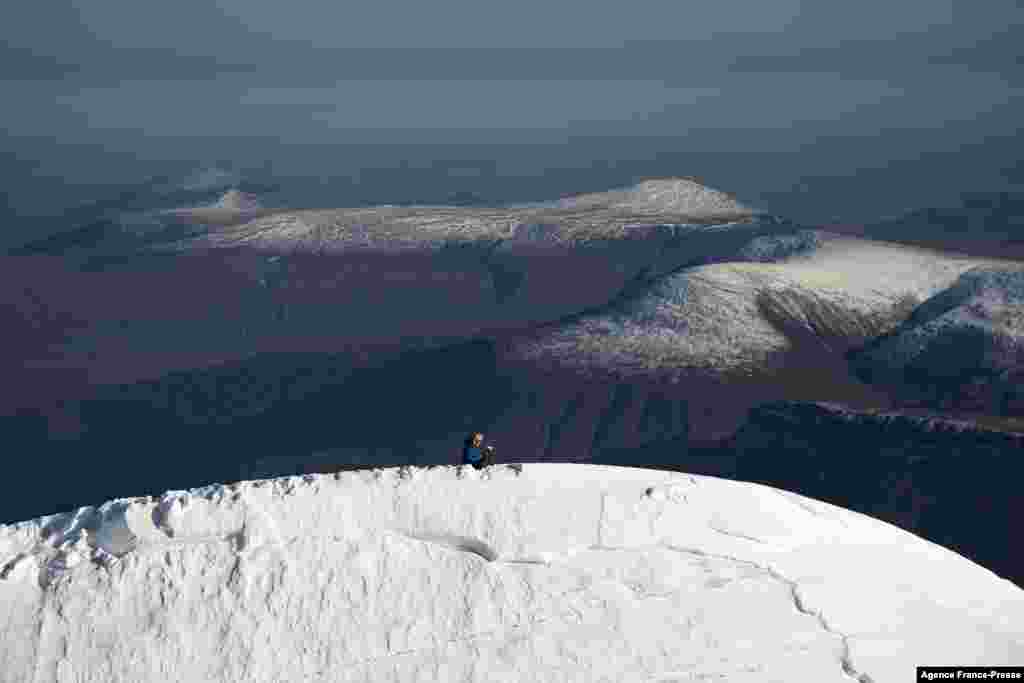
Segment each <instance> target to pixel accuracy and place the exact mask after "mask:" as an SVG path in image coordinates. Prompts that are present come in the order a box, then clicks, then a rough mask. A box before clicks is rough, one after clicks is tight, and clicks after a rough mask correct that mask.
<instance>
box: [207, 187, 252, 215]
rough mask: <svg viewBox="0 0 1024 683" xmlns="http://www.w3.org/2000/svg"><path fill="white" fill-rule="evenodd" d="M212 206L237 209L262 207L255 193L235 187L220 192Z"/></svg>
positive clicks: (250, 209)
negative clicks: (222, 192)
mask: <svg viewBox="0 0 1024 683" xmlns="http://www.w3.org/2000/svg"><path fill="white" fill-rule="evenodd" d="M213 206H214V207H215V208H218V209H235V210H237V211H252V210H254V209H259V208H262V207H261V205H260V202H259V199H258V198H257V197H256V195H254V194H252V193H249V192H242V191H241V190H237V189H231V190H228V191H227V192H225V193H224V194H222V195H221V196H220V198H219V199H218V200H217V201H216V202H215V203H214V204H213Z"/></svg>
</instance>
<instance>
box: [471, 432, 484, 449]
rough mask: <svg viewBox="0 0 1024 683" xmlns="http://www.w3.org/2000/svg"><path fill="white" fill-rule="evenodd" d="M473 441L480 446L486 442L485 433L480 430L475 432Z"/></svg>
mask: <svg viewBox="0 0 1024 683" xmlns="http://www.w3.org/2000/svg"><path fill="white" fill-rule="evenodd" d="M472 441H473V445H474V446H479V445H480V444H482V443H483V442H484V435H483V434H481V433H480V432H473V438H472Z"/></svg>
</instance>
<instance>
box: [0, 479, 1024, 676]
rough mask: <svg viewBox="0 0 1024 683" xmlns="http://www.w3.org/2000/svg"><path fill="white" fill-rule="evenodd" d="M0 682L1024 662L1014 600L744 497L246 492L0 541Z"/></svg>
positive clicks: (392, 489) (982, 578)
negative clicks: (0, 633)
mask: <svg viewBox="0 0 1024 683" xmlns="http://www.w3.org/2000/svg"><path fill="white" fill-rule="evenodd" d="M0 567H2V569H0V577H2V579H0V632H2V633H3V638H2V639H0V681H4V682H5V683H9V682H14V681H18V682H25V681H72V680H74V681H79V682H82V683H84V682H86V681H89V682H91V681H97V682H98V681H102V682H103V683H115V682H119V681H132V682H134V681H182V682H185V681H187V682H188V683H195V682H199V681H278V680H287V681H455V680H459V681H487V682H492V681H509V682H513V681H516V682H518V681H526V680H529V681H597V680H604V681H640V680H644V681H678V680H708V679H715V680H728V681H769V680H777V681H787V682H790V683H797V682H800V681H807V682H814V683H823V682H828V681H836V682H837V683H838V682H843V683H845V682H848V681H850V680H858V681H861V682H862V683H866V682H868V681H873V682H875V683H889V682H891V683H898V682H900V681H906V680H911V678H912V677H913V675H914V667H915V666H917V665H920V664H922V663H927V664H929V665H960V666H963V665H986V666H995V665H1010V664H1019V663H1020V662H1021V661H1024V592H1022V591H1021V590H1020V589H1019V588H1017V587H1015V586H1013V585H1012V584H1010V583H1009V582H1007V581H1004V580H1002V579H1000V578H998V577H996V576H995V575H994V574H992V573H990V572H988V571H987V570H985V569H982V568H981V567H979V566H977V565H975V564H973V563H971V562H969V561H967V560H966V559H964V558H962V557H960V556H958V555H955V554H954V553H952V552H950V551H948V550H945V549H943V548H941V547H938V546H936V545H933V544H931V543H928V542H926V541H923V540H921V539H919V538H917V537H915V536H912V535H910V534H908V533H906V532H903V531H900V530H898V529H896V528H895V527H892V526H889V525H887V524H885V523H882V522H879V521H876V520H873V519H871V518H868V517H865V516H863V515H859V514H856V513H852V512H849V511H846V510H843V509H840V508H836V507H834V506H830V505H827V504H824V503H821V502H818V501H814V500H811V499H807V498H803V497H800V496H797V495H794V494H790V493H787V492H784V491H781V490H778V489H772V488H768V487H764V486H761V485H756V484H747V483H740V482H731V481H726V480H720V479H715V478H710V477H698V476H690V475H682V474H671V473H665V472H655V471H650V470H640V469H624V468H617V467H600V466H582V465H567V464H526V465H523V466H498V467H494V468H490V469H489V470H486V471H484V472H476V471H474V470H472V469H469V468H454V467H438V468H432V469H415V468H412V469H388V470H376V471H364V472H359V473H346V474H339V475H320V476H310V477H306V478H291V479H278V480H265V481H251V482H243V483H240V484H235V485H231V486H214V487H208V488H206V489H202V490H194V491H189V492H172V493H168V494H165V495H163V496H162V497H160V498H156V499H154V498H144V499H143V498H140V499H124V500H119V501H114V502H111V503H107V504H104V505H103V506H101V507H99V508H82V509H80V510H78V511H76V512H72V513H68V514H63V515H56V516H51V517H45V518H41V519H37V520H33V521H30V522H24V523H21V524H16V525H11V526H3V527H0Z"/></svg>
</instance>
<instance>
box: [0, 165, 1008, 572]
mask: <svg viewBox="0 0 1024 683" xmlns="http://www.w3.org/2000/svg"><path fill="white" fill-rule="evenodd" d="M182 192H185V193H186V194H184V195H182V196H181V199H185V198H186V196H187V198H188V201H182V202H180V204H179V205H178V206H173V205H170V206H168V205H163V206H161V208H159V209H154V208H153V207H152V205H151V206H150V207H148V208H146V209H143V207H142V206H141V204H140V206H138V207H129V209H126V210H124V211H122V212H118V211H116V210H115V209H114V208H113V207H112V206H111V207H106V208H102V207H99V208H94V211H98V212H99V214H96V215H95V216H94V218H95V220H93V221H92V222H91V223H89V224H87V225H81V226H79V227H77V228H75V229H74V230H72V231H70V232H68V233H66V234H62V235H58V236H54V237H51V238H48V239H46V240H40V241H38V242H36V243H33V244H30V245H25V246H23V247H22V248H20V249H19V250H17V251H16V252H13V253H12V254H10V255H8V256H7V257H3V259H2V260H3V267H2V268H0V284H2V285H3V286H2V288H0V292H2V294H0V296H2V297H3V298H4V301H3V306H0V315H2V316H3V320H0V324H2V326H3V329H5V330H6V331H9V332H8V337H7V339H8V341H7V344H8V353H7V355H6V357H5V358H4V359H3V361H0V362H2V364H3V367H2V370H3V372H4V373H5V376H7V377H10V378H12V381H10V382H9V383H7V384H6V385H5V389H4V391H3V394H2V395H0V414H2V415H4V416H5V417H2V418H0V420H2V421H3V423H4V433H5V434H8V435H12V438H14V439H15V440H18V441H19V442H20V443H22V444H23V445H24V448H25V451H26V452H39V453H43V452H45V453H49V454H51V456H52V457H54V458H60V459H61V462H66V463H69V464H68V468H69V470H68V471H69V472H70V473H71V475H70V476H69V484H68V486H67V487H62V486H60V485H55V486H54V487H53V488H52V489H51V490H50V491H49V492H48V494H47V495H49V496H52V498H51V499H50V500H43V499H40V498H39V497H38V496H37V495H35V494H33V497H32V498H31V499H22V498H17V497H13V498H10V499H8V500H6V501H4V502H3V504H2V507H0V519H13V518H17V517H25V516H30V515H37V514H43V513H46V512H49V511H52V508H57V507H67V506H69V505H80V504H84V503H86V502H88V501H82V500H78V499H77V498H74V497H80V496H81V495H82V492H83V491H84V490H86V489H83V488H82V486H80V485H79V484H78V482H80V481H86V480H87V481H92V482H94V489H95V496H96V499H97V500H99V499H102V498H109V497H116V496H117V495H136V494H141V493H145V492H154V493H155V492H159V491H164V490H166V489H167V488H169V487H174V486H183V487H184V486H195V485H199V484H201V483H204V482H216V481H228V480H232V478H250V477H253V476H271V475H274V474H281V473H288V472H292V471H296V470H303V469H304V468H322V467H326V468H338V467H357V466H362V465H365V464H367V463H374V464H379V465H387V464H402V463H415V464H431V463H438V462H452V461H454V460H455V458H456V457H457V449H458V445H459V443H460V442H461V440H462V438H463V437H464V435H465V432H466V431H468V430H470V429H480V430H482V431H484V432H485V433H487V435H488V437H489V438H491V439H493V440H494V441H495V443H497V445H498V447H499V461H518V462H533V461H571V462H610V460H613V461H614V462H613V463H610V464H626V465H628V464H631V463H632V462H634V461H635V462H637V463H638V464H647V465H650V464H651V463H650V462H646V463H644V462H641V461H642V460H644V459H648V458H649V457H653V456H652V454H657V456H658V458H660V461H661V464H660V465H659V466H664V467H667V468H682V469H685V468H686V467H687V466H688V464H690V465H692V467H693V468H695V469H699V470H700V471H704V472H707V473H718V474H720V475H721V476H740V477H742V476H744V475H743V474H742V472H744V471H746V472H753V470H749V469H747V470H744V469H743V468H744V467H747V468H749V461H750V456H749V455H747V456H743V457H740V456H739V455H738V453H740V452H741V451H740V450H737V449H738V448H739V446H737V445H736V444H737V443H738V442H735V441H731V439H735V438H737V435H742V434H744V431H743V430H744V429H749V428H750V427H749V425H750V424H752V421H753V422H755V423H756V422H757V421H758V420H759V419H760V418H757V417H756V415H757V413H756V411H757V410H758V409H759V406H762V405H771V404H773V403H774V402H778V401H787V402H789V404H791V405H797V406H799V405H817V404H818V403H819V402H828V403H829V404H834V405H841V406H843V409H844V410H850V411H859V413H858V414H865V415H872V414H877V413H879V411H890V412H891V411H903V412H904V413H907V414H910V413H914V414H921V413H932V414H935V415H941V416H942V417H943V418H944V419H961V420H967V421H969V422H970V423H971V424H973V425H975V426H976V427H978V426H985V427H987V428H993V429H999V430H1003V432H1005V433H1010V432H1012V431H1013V430H1016V429H1021V430H1024V395H1022V393H1021V387H1022V386H1024V381H1022V374H1021V373H1022V367H1024V365H1022V363H1021V361H1022V358H1024V357H1022V355H1021V351H1020V349H1021V333H1022V329H1024V328H1022V324H1021V320H1022V311H1024V308H1022V300H1021V288H1022V283H1024V280H1022V278H1024V274H1022V272H1024V268H1022V266H1021V265H1020V263H1019V262H1017V261H1014V260H1013V259H1012V258H999V257H998V256H1000V254H999V253H998V252H999V250H998V249H996V248H995V245H996V243H997V241H999V242H998V243H999V244H1003V243H1004V242H1012V239H1010V238H1012V237H1013V235H1014V233H1013V231H1012V229H1011V226H1012V225H1015V224H1016V223H1015V222H1014V221H1015V218H1014V216H1015V213H1014V212H1015V211H1017V210H1018V208H1019V206H1020V205H1019V204H1015V203H1014V201H1015V200H1014V198H1013V197H1009V196H1004V195H999V196H991V197H989V198H988V199H984V198H982V197H973V198H972V197H969V198H968V201H967V202H966V203H965V206H964V209H963V212H962V213H963V215H965V216H968V217H967V218H963V219H962V221H966V223H963V224H965V225H969V226H973V225H976V224H977V225H978V226H981V227H978V228H977V230H976V231H975V232H971V233H970V238H969V239H966V238H965V240H966V241H965V240H959V241H958V239H957V238H956V237H955V235H954V233H956V232H957V231H955V230H953V229H952V228H951V227H949V226H951V225H953V224H954V221H953V219H952V218H950V219H948V220H945V219H943V220H945V223H943V225H945V226H946V227H940V228H936V229H935V230H933V231H931V232H929V230H928V226H929V225H930V223H929V220H931V219H929V218H927V217H928V216H929V215H932V216H942V215H947V216H948V215H953V214H951V213H949V212H947V213H945V214H943V213H942V212H938V213H934V212H933V213H928V212H917V213H915V214H913V215H911V216H908V217H906V219H905V220H904V221H902V222H901V221H895V222H893V221H889V222H886V223H884V224H881V223H880V224H878V225H876V226H862V228H863V229H862V233H861V234H860V235H859V236H858V235H855V234H853V233H854V232H855V231H853V230H851V229H846V228H843V227H842V226H838V227H837V226H829V228H828V229H820V228H813V227H809V226H800V225H797V224H794V223H792V222H789V221H787V220H785V219H783V218H780V217H776V216H771V215H767V214H765V213H763V212H760V211H758V210H757V209H755V208H752V207H747V206H744V205H741V204H740V203H738V202H736V201H735V200H734V199H732V198H731V197H730V196H729V195H728V194H726V193H723V192H719V191H716V190H712V189H710V188H707V187H704V186H703V185H701V184H700V183H698V182H696V181H694V180H692V179H686V178H670V179H654V180H648V181H644V182H642V183H639V184H638V185H636V186H633V187H628V188H620V189H615V190H610V191H608V192H605V193H588V194H583V195H576V196H574V197H565V198H562V199H558V200H553V201H550V202H540V203H534V204H524V205H511V206H505V207H498V208H487V207H478V206H448V207H445V206H431V207H416V206H381V207H361V208H349V209H317V210H306V211H297V210H293V209H280V208H273V206H272V204H270V205H269V206H265V205H264V201H263V197H262V195H261V193H260V192H259V191H258V188H234V189H231V188H228V189H227V190H226V194H225V188H223V187H218V188H216V190H215V191H214V192H211V191H210V188H208V187H205V188H204V189H203V190H202V192H205V193H207V194H205V195H204V196H203V197H202V198H200V197H198V195H196V194H194V192H196V191H193V190H187V191H186V190H182ZM190 192H191V193H193V194H188V193H190ZM172 194H173V193H172ZM174 196H175V197H177V195H174ZM986 202H987V203H986ZM1015 207H1017V208H1015ZM136 209H138V210H136ZM949 211H952V210H949ZM100 214H102V216H100ZM957 215H959V214H957ZM977 215H986V216H988V217H989V218H988V219H986V220H985V221H983V222H980V223H978V222H977V220H976V218H975V217H976V216H977ZM97 216H100V217H97ZM957 220H961V219H957ZM833 228H835V229H833ZM972 230H974V228H972ZM947 236H949V237H948V238H947ZM961 236H962V235H961ZM868 237H870V239H868ZM947 239H948V240H949V242H948V244H947ZM901 242H902V244H901ZM962 245H968V246H970V245H974V246H972V247H971V248H970V249H967V248H959V247H960V246H962ZM978 245H982V246H978ZM949 246H951V247H954V248H946V247H949ZM958 248H959V249H958ZM989 251H991V252H992V253H988V252H989ZM1010 254H1011V255H1012V252H1010ZM752 411H754V412H752ZM752 415H754V416H755V417H753V418H752V417H751V416H752ZM814 419H817V418H814ZM814 419H812V420H811V421H810V422H809V423H806V424H817V422H815V421H814ZM871 424H873V423H872V422H871V421H870V420H867V421H866V422H864V426H863V434H869V433H872V430H873V429H874V428H873V427H871V426H870V425H871ZM804 425H805V421H804V422H799V424H797V425H796V426H794V427H793V429H794V430H796V431H797V432H803V431H807V430H812V427H809V426H804ZM808 433H810V432H809V431H808ZM838 433H839V432H838V431H837V432H836V434H838ZM860 433H861V432H858V434H860ZM814 438H816V439H818V440H819V442H820V443H821V444H827V443H830V442H829V439H828V437H827V436H826V435H824V433H822V434H820V435H818V436H815V437H814ZM844 438H846V437H844ZM849 438H850V439H853V438H854V437H852V436H851V437H849ZM857 438H863V439H865V441H864V443H871V441H870V439H869V438H868V437H867V436H863V437H861V436H858V437H857ZM937 438H939V439H940V440H941V439H942V438H945V437H943V436H941V435H940V436H939V437H937ZM745 443H746V442H745ZM1000 443H1002V442H1000ZM815 448H816V449H817V450H816V452H818V453H821V456H820V458H819V459H818V460H817V461H816V465H815V466H816V467H819V470H818V471H819V472H820V471H829V470H828V468H829V467H835V468H839V469H836V470H835V471H841V470H842V468H843V467H846V466H847V464H846V463H835V464H834V465H830V464H829V463H831V462H832V458H831V457H830V456H829V455H828V454H827V448H825V447H824V446H816V447H815ZM885 448H889V446H885ZM1016 448H1017V444H1016V442H1013V441H1012V440H1011V441H1006V442H1005V444H1003V445H1001V446H998V448H997V450H999V452H1000V453H1003V454H1005V453H1009V452H1012V450H1013V449H1016ZM652 449H653V450H652ZM723 449H724V450H723ZM873 449H874V450H873ZM1000 449H1002V450H1000ZM743 452H746V453H750V452H751V451H750V449H749V448H747V449H746V450H745V451H743ZM836 452H837V453H838V450H837V451H836ZM83 453H89V454H91V455H90V456H88V457H83V455H82V454H83ZM836 457H837V458H840V457H847V456H838V455H837V456H836ZM858 457H860V458H861V459H867V461H870V462H871V463H875V465H877V466H879V467H884V465H881V464H879V463H882V462H883V461H880V460H873V459H874V458H878V457H881V456H880V455H879V452H878V449H877V448H874V447H873V446H867V447H866V448H865V449H864V450H863V451H862V452H860V454H859V456H858ZM1000 457H1002V456H1000ZM139 458H142V460H141V461H139V460H138V459H139ZM43 461H44V460H40V461H39V462H36V461H35V460H26V461H24V462H21V463H18V465H17V468H18V471H19V472H21V473H22V474H23V475H24V476H38V475H39V474H40V473H41V472H37V468H39V467H40V466H41V463H42V462H43ZM140 462H141V463H144V465H145V467H141V466H140ZM992 462H993V463H994V464H993V465H992V468H991V471H990V475H991V476H992V477H993V478H996V479H998V478H1000V477H1004V476H1006V474H1007V472H1009V470H1007V469H1006V468H1007V467H1009V465H1007V463H1011V462H1012V460H1007V459H1005V458H1003V459H999V458H997V459H995V460H993V461H992ZM730 463H731V464H730ZM744 463H746V464H744ZM875 465H872V466H875ZM716 468H717V469H716ZM730 468H731V469H730ZM750 476H753V474H751V475H750ZM759 476H760V475H759ZM792 477H793V478H792V479H790V480H787V482H788V483H789V484H791V485H792V486H791V488H793V489H794V490H799V491H800V492H802V493H805V494H806V495H811V496H818V495H822V494H823V493H828V494H829V495H832V494H833V493H834V491H832V490H831V489H829V490H828V491H826V490H825V489H822V488H820V481H819V480H818V479H817V478H816V477H817V474H814V475H813V476H811V475H810V474H808V477H807V478H806V479H800V478H799V476H798V474H793V475H792ZM798 479H799V481H798ZM71 481H75V482H76V485H75V486H74V487H72V486H71V485H70V482H71ZM88 490H93V488H89V489H88ZM843 495H846V494H845V493H844V494H843ZM849 495H850V496H851V497H850V498H848V499H844V501H843V502H842V503H841V504H843V505H846V506H849V507H854V508H855V509H858V508H857V500H856V491H853V492H851V493H849ZM865 495H867V494H865ZM946 509H947V508H945V507H944V508H943V510H946ZM942 514H947V513H946V512H943V513H942ZM896 521H897V523H901V524H904V523H906V524H910V525H911V526H912V525H913V524H914V523H916V522H913V520H910V521H908V518H900V519H897V520H896ZM918 521H920V520H918ZM940 526H941V525H940ZM934 528H935V529H938V527H934ZM928 529H929V530H928V532H927V533H929V534H932V536H929V537H932V538H934V537H935V534H939V533H940V532H939V531H934V530H932V529H933V528H932V527H928ZM926 535H927V534H926ZM958 538H959V537H958ZM958 542H959V541H958ZM989 557H991V562H993V563H996V564H999V563H1002V562H1005V561H1007V560H1006V558H999V557H996V556H994V555H991V556H989ZM980 561H981V560H980ZM983 563H984V561H983ZM1000 566H1002V565H1001V564H1000Z"/></svg>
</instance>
